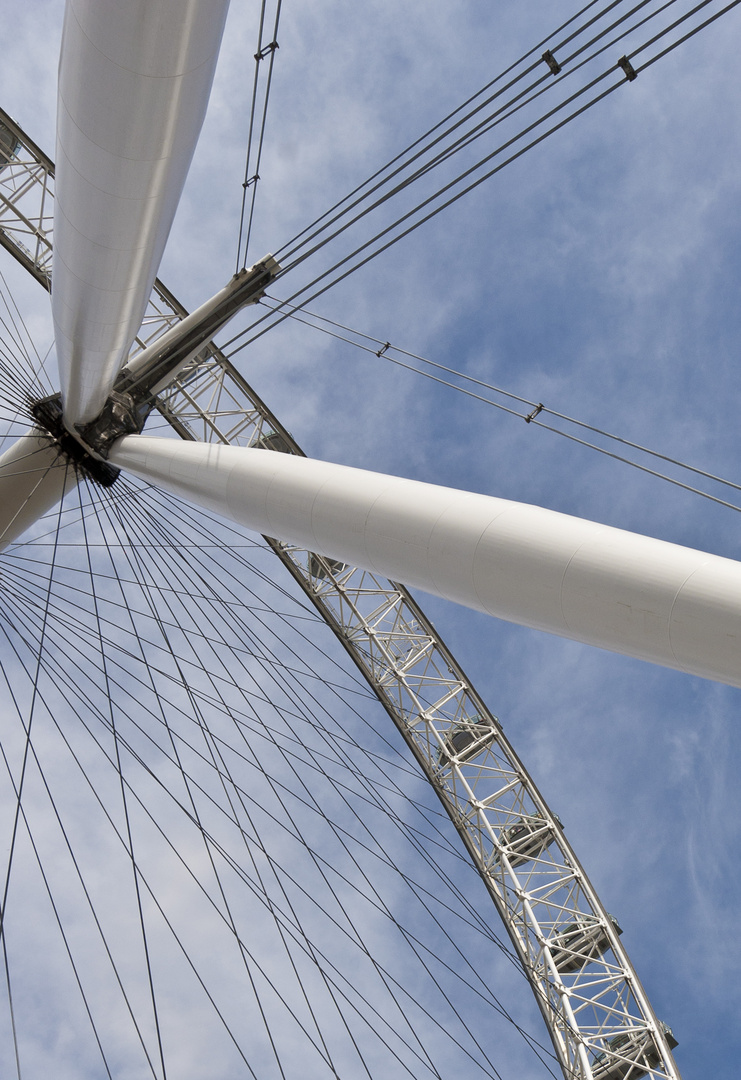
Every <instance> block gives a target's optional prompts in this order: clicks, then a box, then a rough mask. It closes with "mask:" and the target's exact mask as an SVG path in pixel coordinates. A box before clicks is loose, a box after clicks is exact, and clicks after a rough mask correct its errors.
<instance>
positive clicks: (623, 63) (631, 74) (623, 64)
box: [617, 56, 638, 82]
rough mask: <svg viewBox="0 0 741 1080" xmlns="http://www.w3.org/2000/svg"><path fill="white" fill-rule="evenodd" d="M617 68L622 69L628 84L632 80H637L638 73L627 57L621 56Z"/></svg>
mask: <svg viewBox="0 0 741 1080" xmlns="http://www.w3.org/2000/svg"><path fill="white" fill-rule="evenodd" d="M617 66H618V67H619V68H622V69H623V71H624V72H625V76H626V78H627V80H628V82H633V80H634V79H637V78H638V72H637V71H636V69H635V68H634V67H633V65H632V64H631V62H630V60H629V59H628V57H627V56H621V57H620V59H619V60H618V62H617Z"/></svg>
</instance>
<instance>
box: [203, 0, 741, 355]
mask: <svg viewBox="0 0 741 1080" xmlns="http://www.w3.org/2000/svg"><path fill="white" fill-rule="evenodd" d="M711 2H713V0H702V3H701V4H699V5H697V6H696V7H695V8H693V10H692V11H691V12H689V13H686V14H685V15H684V16H682V18H681V19H679V20H677V21H676V22H674V23H673V24H672V25H671V27H667V28H665V29H664V30H663V31H662V32H661V33H660V34H658V35H655V36H654V37H653V38H651V39H650V41H649V42H646V43H645V44H644V45H642V46H640V47H639V48H638V49H636V50H635V51H634V52H632V53H631V57H633V56H636V55H637V54H638V53H640V52H642V51H644V50H645V49H646V48H648V47H649V46H650V45H651V44H654V43H655V42H656V41H658V40H660V38H662V37H663V36H665V35H666V34H667V33H669V32H671V30H672V29H675V28H676V27H677V25H679V24H680V23H681V22H683V21H685V20H686V19H688V18H690V17H691V16H692V14H694V13H696V12H697V11H698V10H700V8H702V7H705V6H706V5H707V4H709V3H711ZM740 2H741V0H732V2H731V3H729V4H727V5H726V6H725V7H724V8H723V9H722V10H721V11H719V12H716V13H715V14H714V15H712V16H710V17H709V18H708V19H706V20H705V21H703V22H702V23H700V24H699V25H698V26H695V27H693V29H692V30H690V31H689V32H688V33H686V34H684V35H683V36H681V37H680V38H679V39H677V40H675V41H673V42H672V43H671V44H670V45H669V46H667V47H666V48H665V49H663V50H661V51H660V52H659V53H657V54H656V55H655V56H653V57H651V58H649V59H648V60H646V61H645V62H644V63H643V64H642V65H641V66H639V67H638V68H637V69H635V70H634V71H633V74H632V75H631V74H628V73H626V72H622V77H621V78H620V79H619V81H618V82H616V83H614V84H612V85H611V86H609V87H608V88H607V89H605V90H602V91H600V92H598V93H597V94H596V95H595V96H594V97H592V98H590V99H589V100H588V101H587V102H585V103H583V104H580V105H579V106H578V107H577V108H576V109H574V110H573V111H572V112H571V113H569V114H567V115H566V116H565V117H563V118H562V119H560V120H558V121H557V122H556V123H554V124H553V125H552V126H551V127H549V128H547V129H546V130H545V131H542V132H541V133H540V134H538V135H536V136H535V137H534V138H533V139H531V140H530V141H529V142H528V143H526V144H525V145H524V146H521V147H519V148H518V149H516V150H514V151H513V152H512V153H511V154H510V155H509V156H508V157H506V158H505V159H504V160H503V161H501V162H499V163H498V164H496V165H495V166H494V167H492V168H490V169H489V170H488V171H487V172H485V173H484V174H483V175H481V176H478V177H476V178H473V179H472V177H473V176H474V174H475V173H477V172H478V171H479V170H480V169H481V168H483V167H484V166H485V165H486V164H488V163H490V162H491V161H492V160H493V159H494V158H497V157H499V156H500V155H501V154H502V153H503V151H505V150H507V149H511V148H512V147H513V145H514V144H515V143H517V142H519V141H520V139H521V138H522V137H523V136H525V135H527V134H532V133H533V132H534V131H535V129H536V128H538V127H540V126H542V125H543V124H544V123H545V122H546V121H548V120H550V119H553V118H554V117H555V116H556V115H557V114H558V113H560V112H562V111H563V110H564V109H566V108H567V107H568V106H570V105H573V104H575V103H576V102H577V101H578V99H580V98H581V97H583V96H584V95H585V94H586V93H587V92H589V91H590V90H593V89H595V88H596V87H597V86H598V84H599V83H601V82H603V81H604V80H605V79H606V78H608V77H609V76H610V75H611V74H614V72H615V71H616V70H619V67H620V66H619V65H616V67H612V68H609V69H608V70H607V71H605V72H603V73H602V74H601V75H599V76H597V77H595V78H594V79H592V80H591V82H590V83H588V84H587V85H586V86H584V87H582V88H581V89H579V90H578V91H576V92H575V93H574V94H572V95H571V96H570V97H568V98H567V99H566V100H564V101H562V102H561V103H560V104H559V105H557V106H555V107H554V108H553V109H551V110H550V111H549V112H548V113H546V114H544V115H543V116H541V117H540V118H539V119H538V120H535V121H533V122H532V123H531V124H529V125H528V126H527V127H526V128H524V129H523V130H522V131H521V132H520V133H519V134H517V135H515V136H513V137H512V138H510V139H508V140H507V141H506V142H505V143H503V144H501V145H500V146H499V147H497V148H496V149H495V150H493V151H492V152H490V153H489V154H487V155H486V156H485V157H483V158H482V159H480V160H479V161H478V162H476V163H475V164H474V165H472V166H470V167H469V168H467V169H465V170H464V171H463V172H462V173H460V174H458V175H457V176H456V177H454V178H453V179H452V180H451V181H449V182H448V183H446V184H445V185H444V186H443V187H441V188H440V189H438V190H437V191H436V192H434V193H433V194H432V195H430V196H428V197H427V198H425V199H424V200H422V201H421V202H420V203H418V204H417V205H416V206H415V207H413V208H412V209H411V210H409V211H407V212H406V213H404V214H403V215H401V216H400V217H399V218H397V219H395V220H394V221H393V222H392V223H391V224H390V225H388V226H386V227H385V228H383V229H382V230H381V231H379V232H378V233H376V234H375V235H374V236H373V237H371V238H370V239H369V240H367V241H365V242H363V243H362V244H360V245H359V246H358V247H356V248H355V249H354V250H353V251H352V252H350V254H348V255H346V256H344V257H343V258H342V259H340V260H338V261H337V262H335V263H334V264H333V265H331V266H330V267H329V268H328V269H326V270H324V271H323V272H321V273H320V274H319V275H317V276H316V277H315V278H314V279H313V280H311V281H310V282H309V283H308V284H306V285H303V286H301V287H300V288H299V289H298V290H297V291H296V292H295V293H293V294H292V295H291V296H289V297H288V301H287V302H288V303H289V304H292V303H293V302H294V301H296V300H297V299H299V298H300V297H301V298H303V299H302V301H301V306H303V305H304V304H308V303H310V302H311V301H312V300H315V299H316V298H317V297H318V296H321V295H323V294H324V293H325V292H326V291H327V290H328V289H330V288H332V287H333V286H334V285H337V284H339V283H340V282H341V281H343V280H344V279H345V278H346V277H348V276H349V275H350V274H352V273H354V272H355V271H356V270H359V269H360V268H361V267H362V266H365V265H366V264H367V263H368V262H370V261H371V260H372V259H374V258H376V257H377V256H378V255H380V254H381V253H382V252H384V251H386V250H387V249H388V248H390V247H392V246H393V245H394V244H396V243H397V242H398V241H399V240H401V239H403V238H404V237H406V236H408V235H410V234H411V233H412V232H414V231H415V230H416V229H417V228H419V226H420V225H423V224H425V223H426V222H428V221H430V220H431V219H432V218H434V217H436V216H437V215H438V214H439V213H441V212H442V211H443V210H445V209H447V208H448V207H449V206H451V205H452V204H453V203H455V202H457V201H458V199H460V198H462V197H463V196H464V195H466V194H468V193H470V192H471V191H473V190H474V189H475V188H477V187H479V186H480V185H481V184H483V183H484V182H485V181H486V180H489V179H491V178H492V177H493V176H494V175H496V174H497V173H499V172H501V171H502V170H503V169H504V168H505V167H506V166H507V165H510V164H512V162H514V161H516V160H518V159H519V158H520V157H522V156H523V155H524V154H525V153H527V151H528V150H531V149H533V148H534V147H535V146H537V145H539V144H540V143H542V142H544V141H545V139H547V138H548V137H549V136H550V135H553V134H554V133H555V132H557V131H559V130H561V128H563V127H565V126H566V124H568V123H570V122H571V121H572V120H574V119H576V118H577V117H579V116H581V115H582V114H583V113H585V112H586V111H587V110H588V109H590V108H592V107H593V106H594V105H596V104H597V103H598V102H600V101H602V100H603V99H605V98H607V97H608V96H609V95H610V94H612V93H613V92H614V91H615V90H617V89H618V88H619V87H621V86H623V85H625V83H626V82H631V81H632V80H633V78H635V77H636V75H637V74H638V73H639V72H640V71H642V70H643V69H644V68H646V67H649V66H650V65H651V64H653V63H655V62H656V60H658V59H660V58H662V57H664V56H666V55H667V54H668V53H670V52H672V51H673V50H674V49H676V48H677V47H678V46H679V45H681V44H683V43H684V42H686V41H687V40H689V39H690V38H691V37H693V36H694V35H695V34H697V33H699V32H700V31H701V30H703V29H705V28H706V27H707V26H709V25H710V24H711V23H713V22H715V21H716V20H717V19H719V18H720V17H721V16H722V15H724V14H727V12H729V11H730V10H731V9H733V8H735V7H737V6H738V4H739V3H740ZM627 60H628V61H629V60H630V58H629V57H628V58H627ZM461 184H464V185H465V186H463V187H459V186H460V185H461ZM456 189H458V190H456ZM445 196H447V197H445ZM441 199H442V200H443V201H440V202H438V200H441ZM428 208H429V209H428ZM423 211H426V212H425V213H422V212H423ZM419 214H422V216H420V217H417V218H416V219H415V215H419ZM408 222H411V223H410V224H407V223H408ZM402 226H404V227H403V228H402ZM395 230H398V231H395ZM387 236H390V238H389V239H387V240H385V242H383V243H379V241H381V240H384V238H385V237H387ZM373 245H378V246H376V247H373ZM368 249H372V250H370V252H368ZM366 252H368V253H367V254H366ZM359 256H362V257H361V258H358V257H359ZM352 260H356V261H355V262H352ZM348 263H352V265H350V266H349V267H347V264H348ZM345 267H347V268H346V269H343V268H345ZM289 269H290V267H286V268H285V269H284V270H283V271H282V273H285V272H287V271H288V270H289ZM336 271H340V272H339V273H337V274H336V276H334V277H331V275H332V274H335V272H336ZM327 278H331V280H329V281H328V282H327V283H326V284H324V285H322V286H321V287H320V288H317V289H316V290H315V291H314V292H311V291H310V290H312V289H314V287H315V286H317V285H320V284H321V283H322V282H323V281H325V280H326V279H327ZM306 293H309V295H308V296H307V295H305V294H306ZM287 317H288V315H287V314H286V313H282V314H281V313H276V314H275V316H274V317H271V315H264V316H262V317H261V318H258V319H257V320H256V321H255V322H254V323H252V324H251V325H250V326H249V327H247V328H246V329H245V330H242V331H240V332H239V333H238V334H236V335H234V336H233V337H232V338H230V339H229V340H228V341H227V342H226V344H225V346H224V348H225V349H226V348H229V347H232V351H231V353H230V355H231V356H233V355H235V354H236V353H237V352H240V351H241V350H242V349H243V348H246V347H247V346H248V345H250V344H251V343H253V342H254V341H255V340H257V339H258V338H259V337H261V336H262V335H263V334H264V333H266V332H267V330H269V329H271V328H272V327H273V326H276V325H278V324H279V323H281V322H282V321H284V319H285V318H287ZM263 324H267V325H263ZM243 339H244V340H243ZM239 341H241V344H239V345H237V344H236V343H237V342H239Z"/></svg>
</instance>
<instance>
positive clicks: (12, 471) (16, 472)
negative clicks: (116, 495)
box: [0, 428, 77, 551]
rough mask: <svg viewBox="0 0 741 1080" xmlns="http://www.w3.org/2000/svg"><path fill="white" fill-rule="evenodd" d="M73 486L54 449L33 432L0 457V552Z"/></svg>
mask: <svg viewBox="0 0 741 1080" xmlns="http://www.w3.org/2000/svg"><path fill="white" fill-rule="evenodd" d="M76 483H77V476H76V474H75V470H74V469H71V468H68V467H67V464H66V462H65V461H64V460H63V459H61V458H60V457H59V454H58V452H57V449H56V447H55V446H54V444H53V443H52V442H51V440H50V439H49V438H48V437H47V436H46V435H44V434H43V432H41V431H39V430H37V429H36V428H34V429H33V430H32V431H30V432H29V434H28V435H23V436H21V438H20V439H18V441H17V442H16V443H14V444H13V446H11V447H10V449H9V450H6V451H5V453H4V454H2V456H0V551H2V549H3V548H6V547H7V546H8V545H9V544H13V543H15V541H16V540H18V539H19V537H21V536H22V535H23V533H24V532H25V531H26V530H27V529H29V528H30V527H31V525H33V524H34V522H36V521H38V519H39V518H40V517H43V515H44V514H45V513H46V512H47V510H51V508H52V507H53V506H56V504H57V503H58V502H60V500H61V499H62V496H63V495H64V493H65V491H70V490H73V489H74V486H75V484H76Z"/></svg>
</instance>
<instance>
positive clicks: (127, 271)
mask: <svg viewBox="0 0 741 1080" xmlns="http://www.w3.org/2000/svg"><path fill="white" fill-rule="evenodd" d="M228 4H229V0H125V2H122V0H67V8H66V12H65V20H64V34H63V38H62V52H61V57H60V64H59V96H58V112H57V169H56V182H55V189H56V190H55V211H54V274H53V289H52V310H53V314H54V328H55V335H56V342H57V356H58V360H59V367H60V372H61V380H62V397H63V401H64V408H65V423H66V424H67V426H68V427H70V428H71V427H72V425H74V424H82V423H87V422H88V421H91V420H93V419H95V417H96V416H97V415H98V413H99V412H100V410H101V408H102V407H103V404H104V402H105V400H106V398H107V396H108V394H109V392H110V389H111V387H112V385H113V381H114V379H115V377H116V374H117V373H118V370H119V368H120V366H121V364H122V363H123V361H124V360H125V358H126V355H127V353H128V350H129V347H130V345H131V343H132V341H133V339H134V336H135V334H136V333H137V331H138V329H139V327H140V325H141V321H142V317H143V315H144V310H145V308H146V304H147V300H148V298H149V294H150V292H151V290H152V285H153V283H154V278H155V276H156V273H157V267H158V265H159V262H160V258H161V256H162V251H163V249H164V246H165V242H166V240H167V236H168V233H169V231H170V226H171V224H172V220H173V217H174V215H175V210H176V209H177V204H178V200H179V199H180V194H181V191H182V188H183V184H184V183H185V178H186V174H187V171H188V167H189V165H190V161H191V157H192V155H193V150H194V148H195V144H196V140H197V138H198V134H199V132H200V129H201V124H202V122H203V117H204V115H205V112H206V105H207V103H208V96H209V93H210V90H211V83H212V80H213V74H214V68H215V66H216V59H217V55H218V50H219V45H220V43H221V37H222V33H223V29H224V20H225V19H226V13H227V9H228Z"/></svg>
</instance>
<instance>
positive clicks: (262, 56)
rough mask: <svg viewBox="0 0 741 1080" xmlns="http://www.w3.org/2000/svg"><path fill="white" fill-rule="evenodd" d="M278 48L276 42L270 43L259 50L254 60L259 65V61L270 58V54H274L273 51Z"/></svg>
mask: <svg viewBox="0 0 741 1080" xmlns="http://www.w3.org/2000/svg"><path fill="white" fill-rule="evenodd" d="M279 48H280V45H279V44H278V42H277V41H271V42H270V44H269V45H266V46H265V47H264V48H263V49H260V51H259V52H256V53H255V60H257V62H258V64H259V63H260V61H261V60H264V59H265V57H266V56H270V54H271V53H272V52H275V50H276V49H279Z"/></svg>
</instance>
